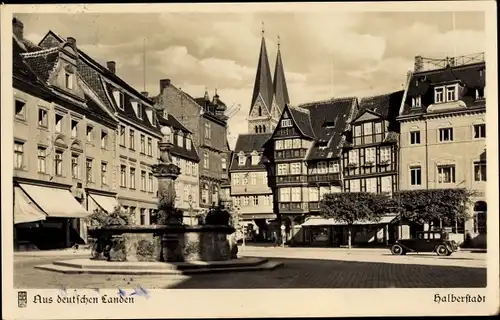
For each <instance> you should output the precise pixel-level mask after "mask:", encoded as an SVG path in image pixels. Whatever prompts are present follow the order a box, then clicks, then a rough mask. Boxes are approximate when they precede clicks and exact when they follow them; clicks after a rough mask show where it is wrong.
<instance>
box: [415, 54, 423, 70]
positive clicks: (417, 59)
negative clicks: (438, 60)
mask: <svg viewBox="0 0 500 320" xmlns="http://www.w3.org/2000/svg"><path fill="white" fill-rule="evenodd" d="M423 69H424V59H423V58H422V56H416V57H415V69H414V71H415V72H419V71H423Z"/></svg>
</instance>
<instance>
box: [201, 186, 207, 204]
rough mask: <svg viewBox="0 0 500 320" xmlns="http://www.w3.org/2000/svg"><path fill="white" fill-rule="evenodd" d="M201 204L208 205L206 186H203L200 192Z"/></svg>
mask: <svg viewBox="0 0 500 320" xmlns="http://www.w3.org/2000/svg"><path fill="white" fill-rule="evenodd" d="M201 202H202V203H204V204H207V203H208V184H206V183H204V184H203V189H202V191H201Z"/></svg>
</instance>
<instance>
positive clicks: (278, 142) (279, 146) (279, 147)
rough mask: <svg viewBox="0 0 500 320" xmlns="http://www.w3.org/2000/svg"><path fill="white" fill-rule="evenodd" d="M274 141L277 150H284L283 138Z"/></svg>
mask: <svg viewBox="0 0 500 320" xmlns="http://www.w3.org/2000/svg"><path fill="white" fill-rule="evenodd" d="M274 143H275V145H276V150H282V149H283V140H276V141H275V142H274Z"/></svg>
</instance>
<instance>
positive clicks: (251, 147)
mask: <svg viewBox="0 0 500 320" xmlns="http://www.w3.org/2000/svg"><path fill="white" fill-rule="evenodd" d="M270 136H271V135H270V134H269V133H268V134H255V133H251V134H240V135H239V136H238V140H237V141H236V146H235V148H234V152H233V158H232V160H231V168H230V173H231V198H232V200H233V205H234V206H235V207H236V208H238V209H239V213H240V219H241V220H243V221H244V223H245V224H247V225H248V224H251V225H255V226H257V227H258V228H259V235H258V237H259V238H261V239H271V236H272V234H271V233H272V232H276V230H271V228H269V227H268V224H269V222H270V221H272V220H273V219H275V218H276V214H275V213H274V210H273V196H272V190H271V188H270V187H269V185H268V170H267V166H266V163H267V161H268V160H267V158H266V156H265V155H264V149H265V147H266V142H267V141H268V139H269V138H270Z"/></svg>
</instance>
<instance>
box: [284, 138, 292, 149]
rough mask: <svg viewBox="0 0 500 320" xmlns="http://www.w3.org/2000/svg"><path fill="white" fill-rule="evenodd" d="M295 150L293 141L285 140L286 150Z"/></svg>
mask: <svg viewBox="0 0 500 320" xmlns="http://www.w3.org/2000/svg"><path fill="white" fill-rule="evenodd" d="M292 148H293V141H292V140H291V139H287V140H285V149H292Z"/></svg>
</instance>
